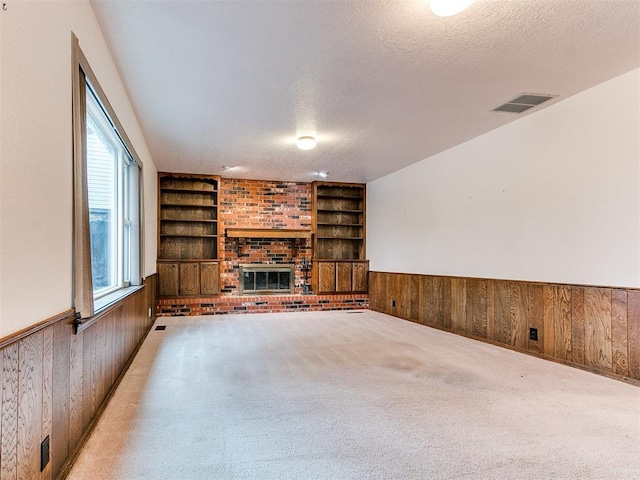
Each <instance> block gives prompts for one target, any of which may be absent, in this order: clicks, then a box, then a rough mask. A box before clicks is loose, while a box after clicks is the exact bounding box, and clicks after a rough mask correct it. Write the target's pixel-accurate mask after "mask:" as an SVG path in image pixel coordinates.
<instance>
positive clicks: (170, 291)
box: [158, 262, 178, 297]
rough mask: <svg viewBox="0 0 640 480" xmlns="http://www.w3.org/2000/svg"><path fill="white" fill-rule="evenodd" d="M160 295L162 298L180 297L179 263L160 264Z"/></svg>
mask: <svg viewBox="0 0 640 480" xmlns="http://www.w3.org/2000/svg"><path fill="white" fill-rule="evenodd" d="M158 295H160V296H161V297H174V296H176V295H178V264H177V263H164V262H163V263H158Z"/></svg>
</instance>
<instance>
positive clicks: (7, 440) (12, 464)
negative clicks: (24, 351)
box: [0, 343, 19, 480]
mask: <svg viewBox="0 0 640 480" xmlns="http://www.w3.org/2000/svg"><path fill="white" fill-rule="evenodd" d="M18 370H19V363H18V344H17V343H14V344H12V345H9V346H7V347H5V348H4V349H3V350H2V392H1V393H2V405H1V408H2V432H1V434H2V438H1V442H2V445H1V449H0V478H2V480H5V479H6V480H16V479H17V478H18V403H19V402H18V399H19V391H18Z"/></svg>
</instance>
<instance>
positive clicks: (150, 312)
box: [149, 307, 153, 318]
mask: <svg viewBox="0 0 640 480" xmlns="http://www.w3.org/2000/svg"><path fill="white" fill-rule="evenodd" d="M152 314H153V311H152V310H151V307H149V318H151V315H152Z"/></svg>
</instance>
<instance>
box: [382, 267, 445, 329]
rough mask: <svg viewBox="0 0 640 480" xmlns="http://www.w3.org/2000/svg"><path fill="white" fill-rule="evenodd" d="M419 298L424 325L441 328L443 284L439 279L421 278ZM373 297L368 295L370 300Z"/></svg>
mask: <svg viewBox="0 0 640 480" xmlns="http://www.w3.org/2000/svg"><path fill="white" fill-rule="evenodd" d="M422 279H423V281H422V285H421V286H422V289H421V294H420V295H421V297H422V298H423V302H422V313H421V315H422V318H423V319H424V320H423V322H424V323H425V324H426V325H433V326H436V327H442V326H443V325H444V320H443V319H444V307H443V282H442V278H441V277H434V276H425V277H422ZM373 296H374V295H370V298H372V297H373Z"/></svg>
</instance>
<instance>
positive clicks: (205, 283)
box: [200, 262, 220, 295]
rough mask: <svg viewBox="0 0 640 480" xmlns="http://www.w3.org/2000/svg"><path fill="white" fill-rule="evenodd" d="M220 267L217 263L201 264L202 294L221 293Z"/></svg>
mask: <svg viewBox="0 0 640 480" xmlns="http://www.w3.org/2000/svg"><path fill="white" fill-rule="evenodd" d="M219 273H220V269H219V267H218V264H217V263H213V262H207V263H201V264H200V293H201V294H202V295H217V294H218V293H220V275H219Z"/></svg>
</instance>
